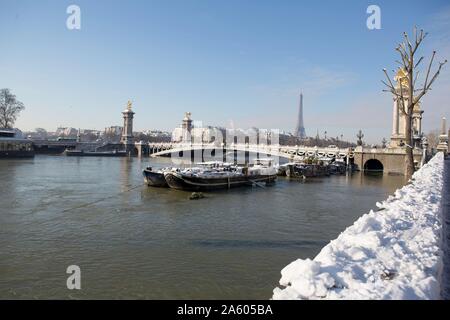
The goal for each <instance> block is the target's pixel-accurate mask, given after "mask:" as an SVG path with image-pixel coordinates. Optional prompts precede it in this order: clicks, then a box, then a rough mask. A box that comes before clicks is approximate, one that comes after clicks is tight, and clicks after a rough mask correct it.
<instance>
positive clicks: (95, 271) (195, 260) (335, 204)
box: [0, 156, 403, 299]
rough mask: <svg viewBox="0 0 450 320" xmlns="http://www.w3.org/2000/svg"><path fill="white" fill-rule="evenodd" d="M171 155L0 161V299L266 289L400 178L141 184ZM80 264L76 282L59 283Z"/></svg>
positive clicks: (242, 293)
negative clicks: (191, 188) (78, 286)
mask: <svg viewBox="0 0 450 320" xmlns="http://www.w3.org/2000/svg"><path fill="white" fill-rule="evenodd" d="M148 165H152V166H154V167H164V166H167V165H170V159H148V158H146V159H143V160H139V159H135V158H133V159H128V158H90V157H89V158H78V157H67V158H66V157H56V156H55V157H48V156H37V157H36V158H35V159H32V160H2V161H0V181H1V182H2V183H1V185H0V203H1V207H0V226H1V232H0V298H63V299H65V298H74V299H77V298H147V299H151V298H153V299H170V298H174V299H176V298H181V299H197V298H205V299H211V298H224V299H233V298H234V299H267V298H270V297H271V293H272V289H273V288H274V287H275V286H276V285H277V284H278V280H279V278H280V270H281V269H282V268H283V267H284V266H286V265H287V264H288V263H289V262H291V261H293V260H295V259H297V258H307V257H310V258H313V257H314V256H315V255H316V254H317V253H318V252H319V251H320V249H321V248H322V247H323V246H324V245H325V244H327V243H328V242H329V241H330V240H331V239H334V238H335V237H336V236H337V235H338V234H339V233H340V232H341V231H343V230H344V229H345V228H346V227H347V226H349V225H350V224H352V223H353V221H354V220H355V219H356V218H357V217H359V216H360V215H362V214H363V213H366V212H368V211H369V210H370V209H371V208H373V207H374V205H375V202H376V201H380V200H382V199H384V198H386V197H387V196H388V195H389V194H391V193H393V191H394V190H395V189H396V188H398V187H399V186H401V184H402V183H403V178H402V177H389V176H381V177H380V176H376V177H374V176H364V175H361V174H359V173H356V174H354V175H352V176H336V177H330V178H323V179H315V180H309V181H307V182H305V183H300V182H296V181H289V180H287V179H282V178H281V179H279V181H278V182H277V183H276V185H274V186H272V187H268V188H264V189H263V188H258V187H254V188H252V187H249V188H243V189H235V190H231V191H227V190H224V191H219V192H215V193H206V194H205V195H206V198H205V199H202V200H198V201H189V200H188V196H189V193H188V192H183V191H176V190H170V189H158V188H148V187H146V186H145V185H144V184H143V179H142V176H141V170H142V169H143V168H145V167H146V166H148ZM72 264H76V265H79V266H80V267H81V272H82V290H81V291H77V292H74V291H69V290H67V289H66V285H65V283H66V277H67V275H66V273H65V271H66V268H67V266H69V265H72Z"/></svg>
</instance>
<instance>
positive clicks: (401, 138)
mask: <svg viewBox="0 0 450 320" xmlns="http://www.w3.org/2000/svg"><path fill="white" fill-rule="evenodd" d="M394 80H395V81H396V82H397V85H396V88H395V89H396V91H397V93H398V94H399V95H403V96H404V97H405V104H407V103H408V99H409V97H408V93H407V92H408V86H409V84H408V83H409V81H408V75H407V73H406V71H405V70H403V69H402V68H400V69H399V70H398V71H397V74H396V76H395V78H394ZM400 84H401V85H400ZM405 108H406V105H402V101H401V99H399V98H398V97H394V107H393V114H392V135H391V143H390V145H389V146H390V147H391V148H399V147H404V146H405V143H406V141H405V137H406V131H405V130H406V112H405ZM422 114H423V111H422V110H421V108H420V103H418V104H416V106H415V107H414V110H413V115H412V120H411V121H412V124H411V130H412V137H413V146H412V147H415V148H419V149H420V148H421V144H422V137H423V133H422Z"/></svg>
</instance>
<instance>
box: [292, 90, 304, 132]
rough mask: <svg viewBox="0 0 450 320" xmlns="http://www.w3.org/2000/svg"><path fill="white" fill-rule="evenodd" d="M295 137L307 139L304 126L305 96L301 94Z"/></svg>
mask: <svg viewBox="0 0 450 320" xmlns="http://www.w3.org/2000/svg"><path fill="white" fill-rule="evenodd" d="M294 134H295V136H296V137H297V138H300V139H306V131H305V127H304V126H303V94H301V93H300V105H299V107H298V119H297V126H296V127H295V133H294Z"/></svg>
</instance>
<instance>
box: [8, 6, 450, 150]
mask: <svg viewBox="0 0 450 320" xmlns="http://www.w3.org/2000/svg"><path fill="white" fill-rule="evenodd" d="M70 4H76V5H78V6H80V8H81V30H79V31H71V30H68V29H67V28H66V19H67V17H68V15H67V14H66V8H67V7H68V5H70ZM369 4H377V5H379V6H380V7H381V18H382V29H381V30H374V31H370V30H368V29H367V28H366V19H367V17H368V14H367V13H366V9H367V6H368V5H369ZM448 21H450V6H449V3H448V1H438V0H429V1H411V0H409V1H363V0H359V1H357V0H354V1H299V0H297V1H274V0H273V1H256V0H252V1H250V0H246V1H245V0H227V1H225V0H220V1H219V0H209V1H205V0H195V1H194V0H183V1H166V0H164V1H133V0H130V1H111V0H110V1H99V0H95V1H94V0H91V1H84V0H72V1H65V0H55V1H36V0H29V1H22V0H0V39H2V41H1V50H0V52H1V53H0V87H1V88H4V87H6V88H10V89H11V90H12V91H13V93H15V94H16V95H17V97H18V99H19V100H21V101H22V102H24V103H25V105H26V110H25V111H24V112H23V113H22V114H21V116H20V119H19V120H18V121H17V123H16V126H17V127H19V128H21V129H22V130H28V129H34V128H36V127H43V128H46V129H48V130H52V131H53V130H55V128H56V127H57V126H58V125H62V126H72V127H77V128H78V127H80V128H95V129H103V128H104V127H106V126H109V125H121V122H122V120H121V114H120V112H121V111H122V110H123V109H124V108H125V105H126V102H127V100H128V99H131V100H133V102H134V110H135V112H136V121H135V129H137V130H145V129H163V130H172V129H173V128H174V127H175V126H177V125H178V124H179V122H180V120H181V118H182V117H183V113H184V112H185V111H191V112H192V114H193V118H194V120H200V121H203V123H204V124H211V125H222V126H231V125H234V126H235V127H250V126H256V127H261V128H278V129H281V130H288V131H291V130H293V128H294V127H295V118H296V113H297V105H298V94H299V92H300V91H302V92H303V94H304V109H305V126H306V130H307V133H308V134H309V135H312V136H314V135H315V133H316V130H317V129H318V130H319V131H320V133H321V134H322V133H323V131H325V130H327V131H328V132H329V135H333V136H336V135H338V134H341V133H343V134H344V137H346V138H347V139H352V140H354V139H355V138H354V136H355V134H356V132H357V130H358V129H360V128H362V129H363V131H365V133H366V137H367V141H369V142H379V141H380V140H381V138H382V137H386V138H388V137H389V135H390V132H391V109H392V106H391V100H392V99H391V97H389V96H388V94H386V93H383V92H381V90H382V89H383V87H382V84H381V82H380V80H381V79H382V78H383V74H382V72H381V69H382V68H383V67H386V68H388V69H393V68H394V67H395V60H396V59H397V55H396V52H395V51H394V48H395V46H396V44H397V43H398V42H399V41H400V40H401V36H402V32H403V31H411V30H412V28H413V26H414V25H415V24H417V25H419V26H421V27H424V28H426V30H429V31H430V36H429V38H428V39H427V43H426V47H425V48H424V49H425V50H424V53H425V54H428V53H430V52H431V50H432V49H437V50H438V57H439V58H444V57H445V58H450V35H449V30H450V25H449V22H448ZM449 70H450V66H447V68H446V69H445V70H444V72H443V74H442V78H441V79H439V80H438V82H439V83H438V84H437V86H436V88H435V90H433V91H432V92H430V93H429V97H427V99H426V100H425V101H424V105H423V109H424V110H425V114H424V118H425V120H424V125H425V130H431V129H435V128H437V127H438V126H439V118H440V116H442V115H446V116H447V117H449V116H450V112H449V110H450V104H449V103H448V101H449V100H450V90H449V89H450V72H449Z"/></svg>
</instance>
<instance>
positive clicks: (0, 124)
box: [0, 89, 25, 128]
mask: <svg viewBox="0 0 450 320" xmlns="http://www.w3.org/2000/svg"><path fill="white" fill-rule="evenodd" d="M24 109H25V106H24V105H23V103H22V102H20V101H18V100H17V99H16V96H15V95H13V94H12V93H11V92H10V91H9V89H1V90H0V128H12V126H13V125H14V122H16V119H17V117H18V116H19V113H20V111H22V110H24Z"/></svg>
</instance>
